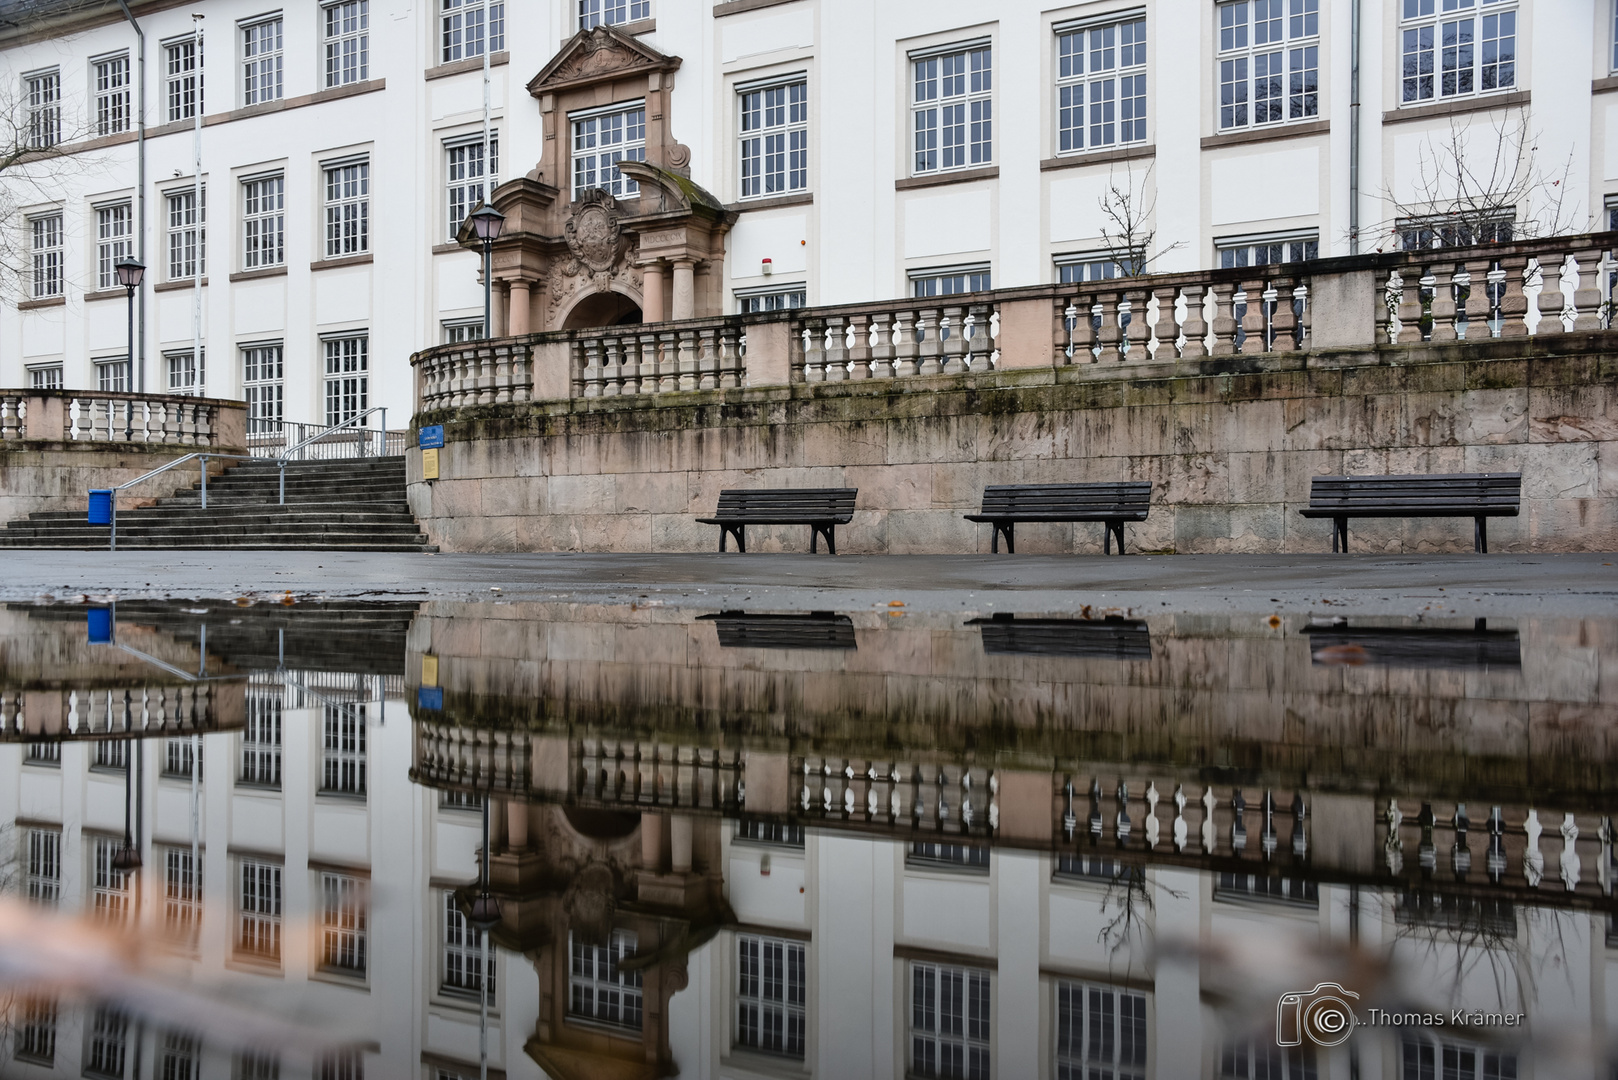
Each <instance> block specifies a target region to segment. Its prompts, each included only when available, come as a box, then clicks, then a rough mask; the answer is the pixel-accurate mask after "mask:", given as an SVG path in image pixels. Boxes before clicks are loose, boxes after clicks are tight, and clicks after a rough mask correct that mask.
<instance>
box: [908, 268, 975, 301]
mask: <svg viewBox="0 0 1618 1080" xmlns="http://www.w3.org/2000/svg"><path fill="white" fill-rule="evenodd" d="M989 282H990V273H989V268H988V267H987V266H961V267H952V268H950V269H948V270H918V271H916V272H915V273H913V274H911V275H910V295H911V296H954V295H955V294H957V293H969V292H982V291H983V290H984V289H989V288H993V286H992V285H990V284H989Z"/></svg>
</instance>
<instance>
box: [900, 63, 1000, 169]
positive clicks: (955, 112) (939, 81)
mask: <svg viewBox="0 0 1618 1080" xmlns="http://www.w3.org/2000/svg"><path fill="white" fill-rule="evenodd" d="M991 54H992V50H991V48H990V46H988V45H987V44H985V45H982V46H976V47H972V48H963V49H960V50H959V51H953V52H943V53H938V54H935V55H931V56H925V57H921V58H918V59H914V60H912V63H911V67H912V72H913V75H914V86H915V92H914V96H913V98H912V103H911V107H910V112H911V118H912V123H913V127H914V132H915V158H914V167H913V168H912V170H911V171H912V172H914V173H917V174H921V173H932V172H944V171H947V170H949V169H965V168H969V167H971V166H973V165H987V164H989V163H990V162H991V161H993V160H994V101H993V97H992V91H993V65H992V55H991Z"/></svg>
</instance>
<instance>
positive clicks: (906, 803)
mask: <svg viewBox="0 0 1618 1080" xmlns="http://www.w3.org/2000/svg"><path fill="white" fill-rule="evenodd" d="M789 776H790V778H791V789H790V797H789V799H788V803H787V804H788V806H789V808H790V810H789V812H790V813H793V814H794V815H796V816H798V817H800V818H806V819H809V820H818V821H821V822H826V823H837V822H843V823H847V824H851V825H870V826H887V827H890V828H898V829H910V830H921V831H924V832H935V833H945V834H953V835H977V836H984V837H988V836H992V835H993V834H994V832H995V830H997V829H998V828H999V825H1000V807H999V802H998V798H997V796H998V792H999V780H998V778H997V777H996V776H995V773H994V770H993V769H989V768H985V767H983V766H972V765H956V764H948V763H946V764H934V763H919V762H904V761H894V760H887V761H877V760H872V759H866V760H859V759H853V758H831V757H815V756H808V757H797V758H794V759H793V760H792V767H791V769H790V771H789Z"/></svg>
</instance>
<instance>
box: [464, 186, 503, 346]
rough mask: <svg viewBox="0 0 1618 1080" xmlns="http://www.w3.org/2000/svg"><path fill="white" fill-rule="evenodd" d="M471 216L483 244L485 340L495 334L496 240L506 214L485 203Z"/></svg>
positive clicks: (474, 229)
mask: <svg viewBox="0 0 1618 1080" xmlns="http://www.w3.org/2000/svg"><path fill="white" fill-rule="evenodd" d="M471 217H472V232H473V233H474V234H475V235H476V236H477V238H478V242H479V243H481V244H482V245H483V340H484V341H487V340H489V338H491V337H493V336H494V327H493V324H492V323H491V322H490V321H489V314H490V312H491V310H492V309H493V305H494V280H493V278H492V276H491V275H492V269H493V252H494V242H495V241H496V240H498V239H500V230H501V229H503V228H505V225H506V215H504V214H502V213H501V212H500V211H498V210H496V209H495V208H494V207H492V206H490V205H489V204H488V203H484V204H483V205H482V206H480V207H478V208H477V209H476V210H474V211H472V215H471Z"/></svg>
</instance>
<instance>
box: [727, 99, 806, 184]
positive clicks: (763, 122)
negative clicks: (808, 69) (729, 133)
mask: <svg viewBox="0 0 1618 1080" xmlns="http://www.w3.org/2000/svg"><path fill="white" fill-rule="evenodd" d="M737 98H738V101H739V104H740V107H741V114H742V118H741V136H740V138H741V148H740V149H741V152H740V155H739V157H740V159H741V170H742V175H741V197H742V198H743V199H760V198H768V197H770V196H772V195H789V194H791V193H793V192H795V191H807V190H808V189H809V84H808V83H807V82H805V81H804V80H803V79H802V78H797V79H792V80H790V81H786V82H782V83H779V84H778V85H775V86H759V87H743V88H742V89H741V90H740V91H738V93H737Z"/></svg>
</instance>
